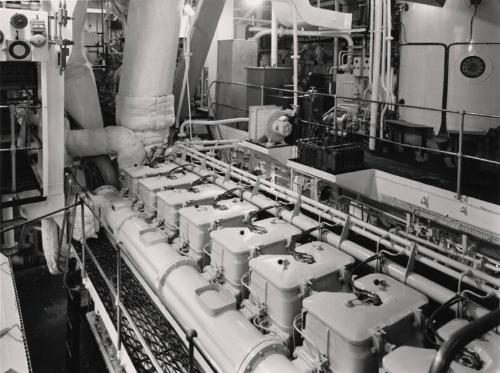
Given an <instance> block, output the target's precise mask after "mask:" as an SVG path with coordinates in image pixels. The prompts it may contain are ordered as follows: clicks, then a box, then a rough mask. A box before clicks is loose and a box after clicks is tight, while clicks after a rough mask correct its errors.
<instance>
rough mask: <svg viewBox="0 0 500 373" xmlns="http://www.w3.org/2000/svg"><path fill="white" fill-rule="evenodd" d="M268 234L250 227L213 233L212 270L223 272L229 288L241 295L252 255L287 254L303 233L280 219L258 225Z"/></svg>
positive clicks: (256, 223)
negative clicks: (244, 277)
mask: <svg viewBox="0 0 500 373" xmlns="http://www.w3.org/2000/svg"><path fill="white" fill-rule="evenodd" d="M254 224H255V225H256V226H259V227H262V228H264V229H265V232H264V233H262V232H253V231H252V230H251V229H250V228H248V227H244V228H224V229H218V230H216V231H213V232H212V233H211V234H210V238H211V239H212V255H211V262H210V267H211V268H210V269H209V270H210V271H212V272H213V273H222V276H223V280H224V282H225V283H226V284H227V285H228V288H229V289H230V290H232V291H234V292H235V294H236V295H237V296H238V295H239V294H240V292H241V278H242V277H243V275H244V274H245V273H247V272H248V269H249V266H248V262H249V260H250V256H251V255H252V256H254V255H264V254H285V253H286V250H287V246H288V244H289V243H290V240H291V238H292V237H293V236H295V235H297V234H300V233H301V230H300V229H298V228H296V227H294V226H293V225H291V224H289V223H287V222H286V221H284V220H281V219H278V218H269V219H264V220H260V221H257V222H255V223H254Z"/></svg>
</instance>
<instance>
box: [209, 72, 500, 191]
mask: <svg viewBox="0 0 500 373" xmlns="http://www.w3.org/2000/svg"><path fill="white" fill-rule="evenodd" d="M215 83H218V84H229V85H236V86H243V87H248V88H256V89H260V95H261V105H263V104H264V91H265V90H272V91H276V92H286V93H293V94H294V95H297V94H310V93H309V92H304V91H300V90H295V89H292V90H291V89H285V88H276V87H267V86H264V85H260V86H259V85H255V84H248V83H241V82H227V81H223V80H213V81H212V82H211V83H210V84H209V87H208V91H209V92H210V89H211V88H212V85H213V84H215ZM314 94H315V95H317V96H325V97H333V98H334V100H335V111H334V112H336V108H337V99H339V98H341V99H346V100H351V101H353V102H358V103H360V102H364V103H366V104H371V103H376V104H382V105H391V106H395V107H405V108H412V109H420V110H427V111H435V112H440V113H442V114H446V113H450V114H458V115H459V116H460V127H459V148H458V152H456V153H455V152H446V151H442V150H439V149H431V148H427V147H420V146H415V145H410V144H404V143H397V142H394V141H390V140H387V139H383V138H382V137H377V136H371V135H369V134H368V135H366V134H362V133H358V132H356V134H357V135H361V136H364V137H368V139H370V140H372V139H374V140H377V141H381V142H389V143H395V144H397V145H399V146H402V147H406V148H413V149H419V150H424V151H428V152H435V153H440V154H447V155H449V156H453V157H456V159H457V180H456V183H457V187H456V196H457V199H458V200H460V199H461V198H462V166H463V165H462V162H463V159H471V160H475V161H478V162H483V163H489V164H493V165H497V166H499V165H500V161H495V160H492V159H486V158H480V157H475V156H471V155H466V154H463V138H464V127H465V126H464V125H465V117H466V116H467V115H468V116H473V117H482V118H492V119H500V115H494V114H486V113H474V112H467V111H465V110H449V109H442V108H441V109H439V108H431V107H426V106H419V105H408V104H403V103H399V102H386V101H381V100H369V99H366V98H364V97H347V96H340V95H336V94H329V93H320V92H315V93H314ZM209 98H210V96H209ZM210 101H211V100H210ZM214 104H215V105H221V104H218V103H212V104H211V106H212V105H214ZM222 106H230V105H223V104H222ZM238 109H240V108H238ZM312 124H319V123H314V122H313V123H312ZM342 131H346V130H342ZM346 132H354V131H346Z"/></svg>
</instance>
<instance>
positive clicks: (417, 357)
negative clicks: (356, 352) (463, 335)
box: [383, 319, 500, 373]
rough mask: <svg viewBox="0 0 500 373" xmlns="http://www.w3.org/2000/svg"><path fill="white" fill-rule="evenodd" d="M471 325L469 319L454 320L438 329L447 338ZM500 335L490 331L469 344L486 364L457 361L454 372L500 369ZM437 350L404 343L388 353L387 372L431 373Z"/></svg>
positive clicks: (470, 372)
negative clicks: (479, 364)
mask: <svg viewBox="0 0 500 373" xmlns="http://www.w3.org/2000/svg"><path fill="white" fill-rule="evenodd" d="M467 324H468V321H466V320H460V319H454V320H451V321H450V322H448V323H447V324H445V325H444V326H442V327H441V328H439V329H438V330H437V332H438V334H439V335H440V336H441V337H442V338H443V339H444V340H447V339H449V338H450V336H451V335H452V334H453V333H455V332H456V331H458V330H459V329H461V328H463V327H464V326H466V325H467ZM498 346H500V335H498V333H495V332H493V331H491V332H488V333H486V334H485V335H484V336H483V337H482V338H479V339H476V340H474V341H472V342H471V343H469V344H468V345H467V348H469V349H470V350H472V351H474V352H476V353H477V354H478V355H479V358H480V359H481V361H482V363H483V366H482V367H481V369H480V370H476V369H473V368H469V367H466V366H464V365H461V364H459V363H457V362H456V361H453V362H452V363H451V365H450V368H451V369H450V371H453V372H454V373H478V372H485V373H486V372H488V373H489V372H491V373H494V372H498V367H500V354H499V351H498ZM435 355H436V350H433V349H427V348H419V347H410V346H403V347H399V348H397V349H395V350H394V351H392V352H391V353H390V354H388V355H386V356H385V357H384V360H383V367H384V369H385V371H386V372H387V373H399V372H405V373H427V372H429V369H430V367H431V365H432V361H433V360H434V356H435Z"/></svg>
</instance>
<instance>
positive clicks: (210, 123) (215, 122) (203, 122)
mask: <svg viewBox="0 0 500 373" xmlns="http://www.w3.org/2000/svg"><path fill="white" fill-rule="evenodd" d="M236 123H248V118H246V117H242V118H229V119H220V120H196V119H192V120H186V121H184V122H183V123H182V124H181V126H180V128H179V136H180V137H185V136H186V127H187V126H193V125H195V126H218V125H220V124H236Z"/></svg>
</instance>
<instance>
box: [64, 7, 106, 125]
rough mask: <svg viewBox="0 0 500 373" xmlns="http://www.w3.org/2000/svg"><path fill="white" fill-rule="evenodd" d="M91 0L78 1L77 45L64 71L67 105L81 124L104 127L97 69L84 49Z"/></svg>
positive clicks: (75, 28)
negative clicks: (86, 21)
mask: <svg viewBox="0 0 500 373" xmlns="http://www.w3.org/2000/svg"><path fill="white" fill-rule="evenodd" d="M86 17H87V0H82V1H76V5H75V9H74V11H73V22H72V24H73V41H74V44H73V48H72V50H71V54H70V55H69V58H68V64H67V66H66V71H65V74H64V81H65V83H64V106H65V109H66V111H67V112H68V113H69V115H70V116H71V118H73V119H74V120H75V121H76V122H77V123H78V125H79V126H80V127H81V128H102V127H103V126H104V124H103V118H102V112H101V106H100V104H99V99H98V96H97V86H96V82H95V78H94V73H93V71H92V68H91V67H90V64H89V61H88V60H87V57H86V56H85V54H84V52H83V30H84V27H85V20H86Z"/></svg>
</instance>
